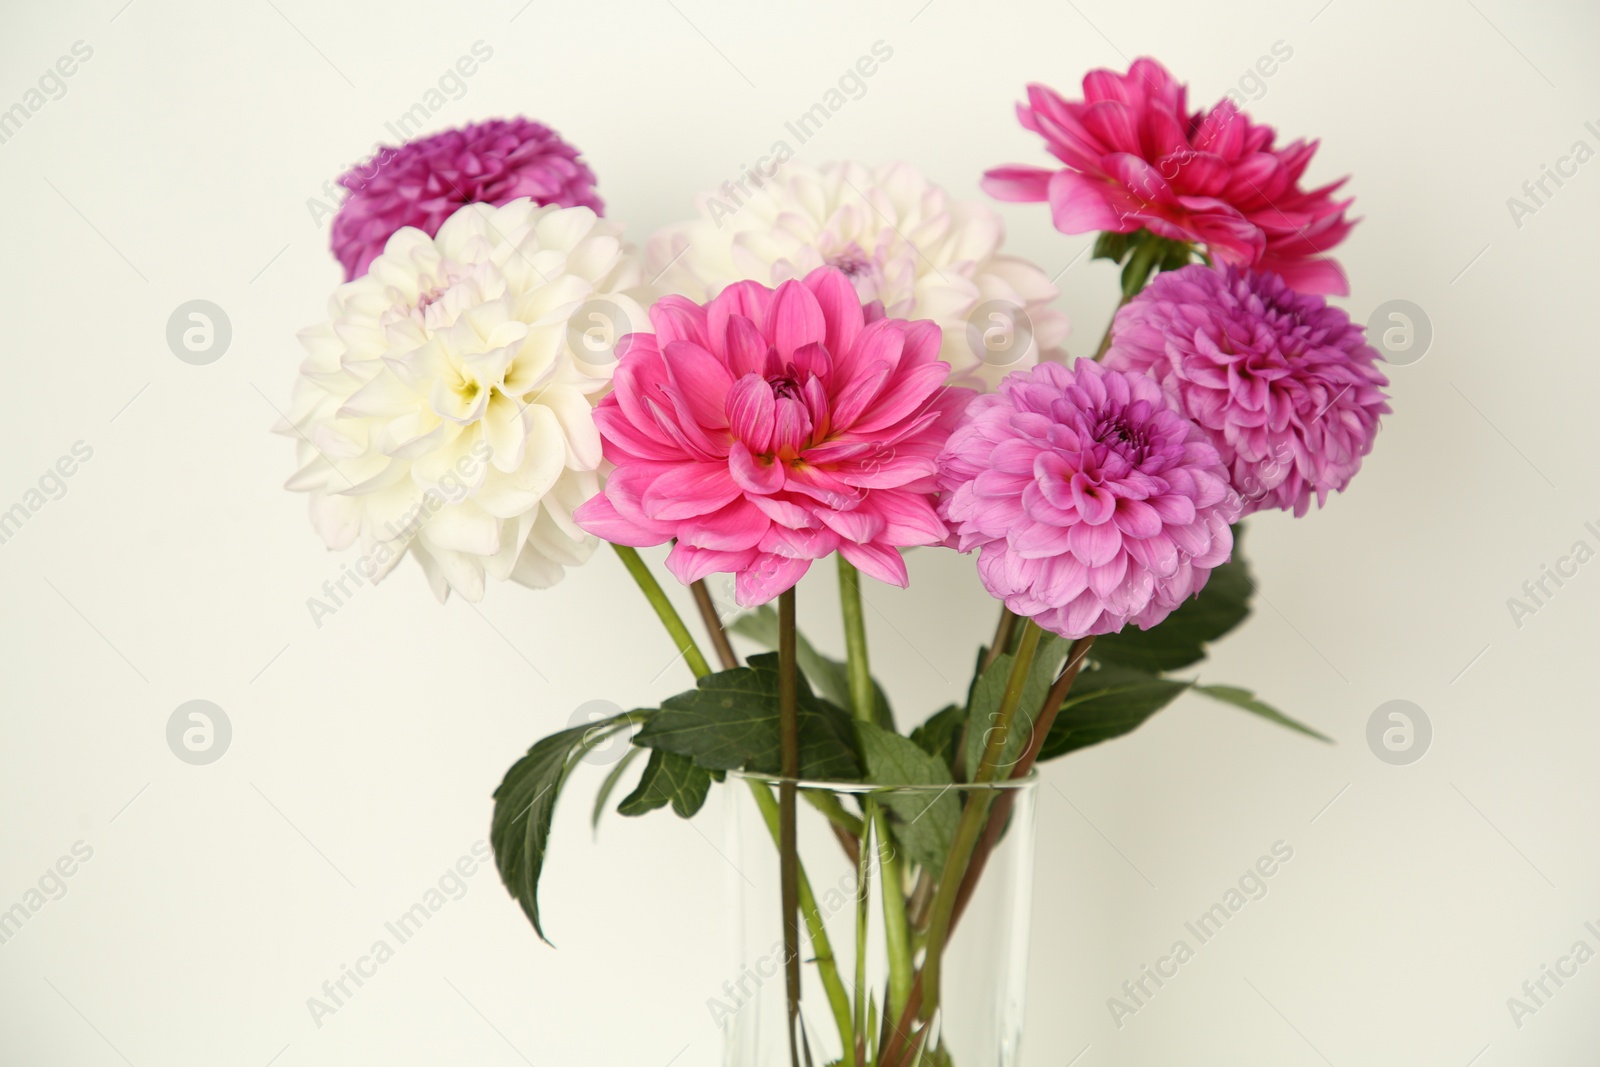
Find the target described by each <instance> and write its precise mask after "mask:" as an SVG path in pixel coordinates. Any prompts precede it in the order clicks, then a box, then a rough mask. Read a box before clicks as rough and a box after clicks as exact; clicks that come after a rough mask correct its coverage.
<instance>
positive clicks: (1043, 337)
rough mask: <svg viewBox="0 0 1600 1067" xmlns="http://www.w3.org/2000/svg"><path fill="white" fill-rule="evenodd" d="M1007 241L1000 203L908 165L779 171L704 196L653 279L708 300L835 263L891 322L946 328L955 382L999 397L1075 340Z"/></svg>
mask: <svg viewBox="0 0 1600 1067" xmlns="http://www.w3.org/2000/svg"><path fill="white" fill-rule="evenodd" d="M1004 240H1005V226H1004V224H1003V223H1002V221H1001V219H1000V216H999V214H998V213H996V212H995V210H994V209H993V208H991V207H990V206H989V205H987V204H984V203H982V202H980V201H976V200H955V199H952V198H951V196H950V194H948V193H946V192H945V191H944V190H943V189H941V188H940V187H939V186H937V185H935V184H933V183H932V182H930V181H928V179H926V178H924V177H923V176H922V175H921V174H920V173H919V172H918V171H917V170H916V169H915V168H913V167H911V166H909V165H908V164H905V163H891V164H886V165H884V166H880V167H877V168H875V169H871V170H869V169H868V168H866V167H864V166H862V165H860V164H859V163H829V164H825V165H824V166H822V167H821V168H813V167H807V166H804V165H802V164H798V163H783V164H781V165H780V166H779V167H778V169H777V172H776V173H775V174H774V175H773V176H772V177H771V178H766V177H764V176H763V175H761V174H759V173H756V172H750V173H748V174H746V176H745V178H744V179H743V181H742V182H741V183H740V184H739V185H737V186H736V185H734V184H733V183H728V184H727V185H724V186H723V188H722V189H720V190H716V191H714V192H712V193H710V194H707V196H706V197H705V198H704V202H703V205H702V207H701V217H700V218H698V219H695V220H693V221H691V222H684V223H680V224H678V225H675V226H670V227H668V228H666V229H664V230H662V231H661V232H659V233H657V234H656V235H655V236H654V237H652V238H651V239H650V242H649V244H648V245H647V246H646V250H645V270H646V272H647V273H648V274H649V275H650V276H651V277H652V278H654V277H657V276H658V275H659V281H660V284H662V285H663V286H665V287H666V288H668V289H669V290H671V291H673V292H677V293H683V294H684V295H686V296H688V297H690V298H691V299H694V300H697V301H701V302H704V301H705V300H707V299H709V298H710V297H712V296H715V295H716V294H717V293H718V292H719V291H720V290H721V289H722V288H723V287H724V286H726V285H729V284H731V283H733V282H736V281H742V280H745V279H753V280H755V281H758V282H760V283H761V284H763V285H769V286H776V285H777V284H778V283H780V282H782V281H785V280H787V279H789V278H803V277H805V276H806V274H808V273H810V272H811V271H812V270H814V269H815V268H817V267H820V266H823V265H828V266H834V267H838V268H839V269H840V270H842V271H844V272H845V273H846V274H848V275H849V276H850V277H851V279H852V280H853V281H854V283H855V287H856V292H857V293H858V294H859V295H860V297H861V299H862V301H863V302H867V303H869V302H871V301H880V302H881V303H882V304H883V308H884V311H885V313H886V314H888V315H889V316H890V317H891V318H900V319H932V320H933V321H935V322H937V323H938V324H939V326H940V327H941V328H942V330H943V333H944V342H943V346H942V348H941V350H940V353H939V356H940V358H941V359H943V360H944V361H945V362H947V363H949V364H950V366H951V367H952V368H953V370H952V372H951V382H952V383H954V384H957V385H969V386H974V387H977V388H980V389H992V388H993V387H994V386H995V385H997V384H998V383H999V380H1000V379H1001V378H1003V377H1004V376H1005V375H1006V374H1007V373H1009V372H1011V371H1013V370H1018V369H1021V368H1024V367H1029V366H1032V365H1033V364H1034V363H1035V362H1037V361H1038V360H1040V359H1047V360H1048V359H1053V360H1057V361H1060V360H1062V358H1063V353H1062V352H1061V351H1060V346H1061V344H1062V342H1063V341H1064V340H1065V339H1066V336H1067V318H1066V316H1065V315H1064V314H1062V313H1061V312H1060V311H1057V310H1056V309H1055V308H1054V307H1052V306H1051V301H1053V300H1054V299H1055V298H1056V296H1057V295H1058V290H1057V289H1056V287H1055V286H1054V285H1053V284H1052V283H1051V281H1050V279H1049V278H1048V277H1047V276H1046V275H1045V273H1044V271H1042V270H1040V269H1039V268H1038V267H1036V266H1034V265H1033V264H1032V263H1029V262H1027V261H1026V260H1022V259H1018V258H1016V257H1014V256H1004V255H1000V254H999V252H1000V245H1001V243H1002V242H1003V241H1004Z"/></svg>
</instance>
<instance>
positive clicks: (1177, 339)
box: [1105, 264, 1389, 515]
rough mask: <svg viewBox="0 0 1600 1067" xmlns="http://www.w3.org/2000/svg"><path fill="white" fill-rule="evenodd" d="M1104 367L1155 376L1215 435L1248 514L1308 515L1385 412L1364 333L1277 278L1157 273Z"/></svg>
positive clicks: (1347, 474)
mask: <svg viewBox="0 0 1600 1067" xmlns="http://www.w3.org/2000/svg"><path fill="white" fill-rule="evenodd" d="M1111 338H1112V340H1111V349H1110V351H1108V352H1107V353H1106V358H1105V363H1106V366H1108V367H1115V368H1119V369H1122V370H1131V371H1140V372H1144V373H1147V374H1149V375H1151V376H1152V377H1154V378H1155V379H1156V380H1157V381H1159V382H1161V383H1162V384H1163V385H1164V386H1166V388H1167V389H1168V390H1169V391H1170V392H1172V393H1173V394H1174V395H1175V396H1176V397H1177V399H1178V403H1179V406H1180V407H1181V408H1182V409H1183V412H1184V414H1186V415H1188V416H1189V418H1191V419H1193V420H1194V421H1195V422H1197V423H1199V424H1200V426H1201V427H1202V428H1203V429H1204V430H1205V431H1206V432H1207V433H1208V434H1209V435H1210V437H1211V443H1212V444H1214V445H1215V446H1216V447H1217V451H1218V453H1220V454H1221V456H1222V461H1223V464H1224V466H1226V467H1227V468H1228V470H1229V472H1230V474H1231V476H1232V482H1233V486H1234V488H1235V489H1237V490H1238V491H1239V492H1240V493H1241V494H1243V496H1244V500H1245V511H1246V513H1249V512H1252V511H1260V510H1262V509H1267V508H1281V509H1283V510H1285V511H1289V510H1293V511H1294V513H1295V514H1296V515H1304V514H1305V513H1306V511H1307V510H1308V509H1309V508H1310V507H1311V497H1312V495H1313V494H1315V496H1316V498H1317V506H1318V507H1321V506H1322V504H1323V503H1324V502H1325V501H1326V500H1327V496H1328V494H1329V493H1330V492H1337V491H1338V490H1341V489H1343V488H1344V487H1345V486H1346V485H1348V484H1349V483H1350V479H1351V478H1352V477H1354V476H1355V473H1356V471H1358V470H1360V469H1361V458H1362V457H1363V456H1365V455H1366V454H1367V453H1368V452H1370V451H1372V442H1373V438H1375V437H1376V436H1377V433H1378V418H1379V416H1381V415H1387V414H1388V413H1389V405H1388V404H1387V403H1385V401H1386V400H1387V399H1388V398H1387V397H1386V396H1385V395H1384V392H1383V387H1384V386H1386V385H1388V384H1389V380H1388V379H1387V378H1385V377H1384V376H1383V372H1382V371H1380V370H1379V369H1378V367H1377V362H1378V359H1379V356H1378V353H1377V352H1376V351H1375V350H1374V349H1373V348H1372V346H1371V345H1369V344H1367V340H1366V334H1365V331H1364V330H1363V329H1362V327H1360V326H1357V325H1356V324H1355V323H1352V322H1351V321H1350V316H1348V315H1346V314H1345V313H1344V312H1343V311H1341V310H1340V309H1339V308H1336V307H1330V306H1329V305H1328V304H1327V302H1326V301H1324V300H1323V299H1322V298H1321V297H1320V296H1311V295H1308V294H1304V293H1297V292H1295V291H1294V290H1293V289H1291V288H1289V286H1288V285H1287V284H1286V283H1285V282H1284V280H1283V279H1282V278H1280V277H1278V276H1277V275H1275V274H1262V273H1258V272H1256V271H1245V270H1239V269H1237V268H1234V267H1228V268H1224V269H1217V270H1214V269H1212V268H1210V267H1206V266H1203V265H1201V264H1194V265H1193V266H1188V267H1184V268H1183V269H1182V270H1177V271H1171V272H1169V273H1165V274H1158V275H1156V277H1155V279H1154V280H1153V281H1151V283H1150V284H1149V286H1147V287H1146V288H1145V290H1144V291H1143V292H1141V293H1140V294H1139V295H1138V296H1136V297H1134V298H1133V300H1132V302H1130V303H1129V304H1128V306H1127V307H1125V308H1123V309H1122V310H1121V311H1119V312H1118V313H1117V317H1116V320H1115V322H1114V323H1113V326H1112V334H1111Z"/></svg>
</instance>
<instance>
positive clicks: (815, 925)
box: [748, 781, 855, 1049]
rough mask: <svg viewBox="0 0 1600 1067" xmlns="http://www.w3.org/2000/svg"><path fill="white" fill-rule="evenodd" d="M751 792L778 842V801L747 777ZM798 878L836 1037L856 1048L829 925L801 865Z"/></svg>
mask: <svg viewBox="0 0 1600 1067" xmlns="http://www.w3.org/2000/svg"><path fill="white" fill-rule="evenodd" d="M748 785H749V786H750V792H751V793H752V794H753V795H754V796H755V798H756V807H758V808H760V809H761V818H762V821H764V822H765V823H766V824H767V832H768V833H769V834H771V835H772V841H773V843H774V844H776V843H777V842H778V838H779V836H780V834H779V828H778V814H779V811H778V802H777V801H776V800H774V799H773V796H772V791H771V790H769V789H768V788H767V787H766V785H765V784H764V783H762V782H756V781H750V782H748ZM798 875H799V882H800V914H801V915H802V916H804V918H805V922H806V933H807V935H808V936H809V937H810V938H811V955H812V956H813V957H814V960H815V962H816V965H817V975H818V977H820V978H821V979H822V988H823V990H824V991H826V993H827V996H828V1006H829V1007H830V1008H831V1009H832V1010H833V1018H834V1022H835V1023H837V1024H838V1026H839V1039H840V1040H841V1041H843V1042H844V1047H845V1048H846V1049H852V1048H855V1030H854V1026H853V1024H852V1023H851V1021H850V994H849V993H847V992H845V988H844V981H843V980H842V979H841V978H840V977H839V962H838V960H837V959H836V958H835V957H834V954H833V943H832V942H831V941H829V940H828V929H827V927H826V926H825V925H824V924H823V920H822V912H821V910H820V909H818V907H817V898H816V896H815V895H814V894H813V893H812V891H811V879H809V878H807V877H806V872H805V868H804V867H800V868H799V871H798Z"/></svg>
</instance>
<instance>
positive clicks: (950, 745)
mask: <svg viewBox="0 0 1600 1067" xmlns="http://www.w3.org/2000/svg"><path fill="white" fill-rule="evenodd" d="M966 722H967V709H966V708H964V707H962V706H961V705H960V704H949V705H946V706H945V707H943V708H940V709H939V710H938V711H936V712H934V713H933V714H932V715H930V716H928V720H927V721H926V722H924V723H923V724H922V725H921V726H919V727H917V728H916V729H915V730H912V731H911V740H912V741H913V742H914V743H915V744H916V745H917V747H918V748H920V749H922V751H924V752H926V753H928V754H929V755H930V756H937V757H938V758H939V759H941V760H943V761H944V765H945V766H946V767H953V766H955V762H956V744H957V742H958V741H959V739H960V737H961V727H962V726H964V725H966Z"/></svg>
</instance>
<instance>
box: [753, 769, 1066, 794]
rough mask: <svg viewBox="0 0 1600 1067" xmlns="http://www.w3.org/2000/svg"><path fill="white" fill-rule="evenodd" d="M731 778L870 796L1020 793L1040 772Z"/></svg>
mask: <svg viewBox="0 0 1600 1067" xmlns="http://www.w3.org/2000/svg"><path fill="white" fill-rule="evenodd" d="M727 774H728V777H729V778H739V779H743V780H745V781H748V782H765V783H767V784H768V785H786V784H789V783H793V784H794V785H795V786H796V788H799V789H806V790H814V791H818V792H827V793H845V794H850V795H855V796H867V795H869V794H872V793H943V792H947V791H955V792H961V793H977V792H988V793H1012V792H1020V791H1023V790H1026V789H1031V788H1032V787H1034V786H1036V785H1038V784H1039V771H1038V769H1037V768H1035V769H1033V770H1030V771H1029V772H1028V773H1027V774H1025V775H1023V776H1022V777H1021V778H1003V779H1001V780H999V781H995V782H981V783H980V782H953V783H946V784H944V785H934V784H930V783H921V782H906V783H903V784H895V783H885V782H843V781H828V780H826V779H819V778H785V777H784V776H783V775H781V774H766V773H763V772H761V771H744V770H730V771H728V772H727Z"/></svg>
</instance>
